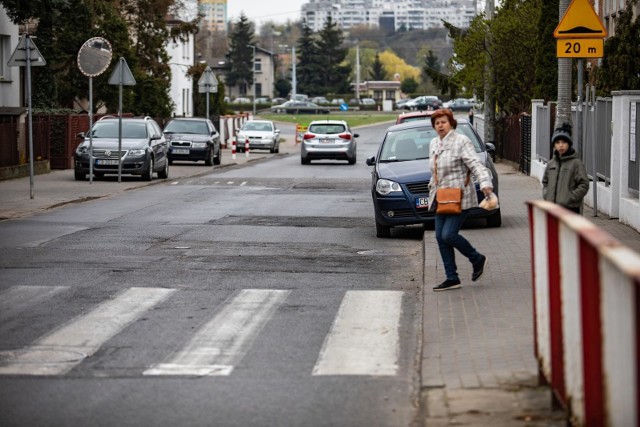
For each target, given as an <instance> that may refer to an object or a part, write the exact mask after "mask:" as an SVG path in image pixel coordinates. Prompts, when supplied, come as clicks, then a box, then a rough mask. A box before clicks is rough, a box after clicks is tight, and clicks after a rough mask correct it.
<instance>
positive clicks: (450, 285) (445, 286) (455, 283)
mask: <svg viewBox="0 0 640 427" xmlns="http://www.w3.org/2000/svg"><path fill="white" fill-rule="evenodd" d="M459 287H460V280H449V279H447V280H445V281H444V282H442V283H440V284H439V285H438V286H436V287H434V288H433V290H434V291H436V292H437V291H448V290H450V289H458V288H459Z"/></svg>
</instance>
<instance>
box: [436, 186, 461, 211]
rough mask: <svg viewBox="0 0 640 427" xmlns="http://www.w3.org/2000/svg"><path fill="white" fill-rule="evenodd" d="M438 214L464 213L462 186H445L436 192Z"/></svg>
mask: <svg viewBox="0 0 640 427" xmlns="http://www.w3.org/2000/svg"><path fill="white" fill-rule="evenodd" d="M436 203H437V205H436V214H438V215H455V214H459V213H462V188H459V187H451V188H447V187H443V188H438V191H437V192H436Z"/></svg>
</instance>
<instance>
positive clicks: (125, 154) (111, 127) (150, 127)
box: [74, 116, 169, 181]
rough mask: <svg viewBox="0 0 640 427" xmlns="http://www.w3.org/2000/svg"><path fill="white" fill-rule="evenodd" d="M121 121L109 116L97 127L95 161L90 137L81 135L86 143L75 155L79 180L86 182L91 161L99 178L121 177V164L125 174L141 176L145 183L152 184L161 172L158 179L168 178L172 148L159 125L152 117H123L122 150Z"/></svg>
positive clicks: (94, 149)
mask: <svg viewBox="0 0 640 427" xmlns="http://www.w3.org/2000/svg"><path fill="white" fill-rule="evenodd" d="M119 122H120V120H119V119H118V118H117V117H113V116H105V117H103V118H101V119H100V120H98V121H97V122H95V123H94V124H93V127H92V129H91V137H92V141H93V142H92V146H93V157H92V158H91V160H90V159H89V157H90V155H89V151H90V150H89V134H85V133H84V132H81V133H80V134H78V137H80V138H83V139H84V141H83V142H82V143H81V144H80V145H79V146H78V148H77V149H76V152H75V162H74V163H75V165H74V175H75V179H76V180H78V181H83V180H84V179H85V178H86V177H87V174H88V173H89V172H90V169H89V162H90V161H91V162H93V173H94V176H95V177H96V178H101V177H103V176H104V175H106V174H117V173H118V168H119V164H120V162H122V169H121V173H122V174H127V175H140V176H141V177H142V179H143V180H145V181H151V180H152V179H153V174H154V172H157V173H158V178H162V179H166V178H168V177H169V159H168V157H167V152H168V145H167V140H166V139H165V137H164V134H163V133H162V129H160V126H159V125H158V123H156V121H155V120H153V119H152V118H151V117H123V118H122V139H121V143H120V144H121V147H120V148H121V151H119V136H118V135H119V128H120V124H119Z"/></svg>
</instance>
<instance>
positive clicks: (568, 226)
mask: <svg viewBox="0 0 640 427" xmlns="http://www.w3.org/2000/svg"><path fill="white" fill-rule="evenodd" d="M528 209H529V223H530V227H529V228H530V233H531V252H532V255H531V263H532V266H531V268H532V277H533V296H534V298H533V305H534V307H533V312H534V340H535V342H534V351H535V356H536V358H537V360H538V364H539V370H540V374H541V377H542V378H544V379H545V380H546V382H547V383H548V384H550V386H551V388H552V391H553V395H554V397H555V399H556V401H557V402H558V403H560V404H561V405H562V406H563V407H564V408H565V409H566V410H567V411H568V413H569V415H570V417H571V423H572V424H573V425H575V426H638V425H640V412H639V408H640V367H639V365H638V357H639V356H640V354H639V353H640V256H639V255H638V254H637V253H636V252H634V251H632V250H631V249H629V248H627V247H626V246H624V245H622V244H621V243H620V242H619V241H617V240H616V239H614V238H613V237H611V236H610V235H609V234H607V233H606V232H604V231H603V230H601V229H599V228H597V227H596V226H595V225H593V223H591V222H589V221H588V220H587V219H586V218H584V217H582V216H580V215H577V214H574V213H573V212H570V211H568V210H566V209H564V208H562V207H560V206H558V205H556V204H554V203H551V202H546V201H541V200H537V201H530V202H528Z"/></svg>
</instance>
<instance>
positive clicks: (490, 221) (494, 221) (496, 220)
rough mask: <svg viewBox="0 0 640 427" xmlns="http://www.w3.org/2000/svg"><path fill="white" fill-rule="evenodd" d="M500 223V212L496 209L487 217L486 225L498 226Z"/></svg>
mask: <svg viewBox="0 0 640 427" xmlns="http://www.w3.org/2000/svg"><path fill="white" fill-rule="evenodd" d="M501 225H502V214H501V213H500V209H498V210H497V211H496V212H495V213H493V214H492V215H491V216H488V217H487V227H500V226H501Z"/></svg>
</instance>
